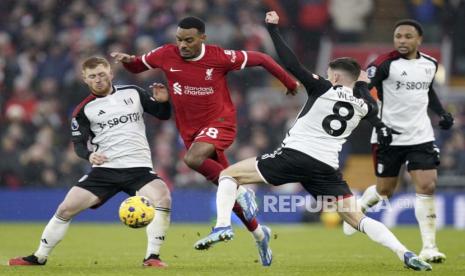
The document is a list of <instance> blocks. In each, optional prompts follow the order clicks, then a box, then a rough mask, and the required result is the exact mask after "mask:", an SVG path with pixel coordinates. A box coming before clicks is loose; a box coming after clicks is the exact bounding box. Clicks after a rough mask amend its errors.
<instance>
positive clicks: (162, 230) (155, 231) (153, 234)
mask: <svg viewBox="0 0 465 276" xmlns="http://www.w3.org/2000/svg"><path fill="white" fill-rule="evenodd" d="M170 214H171V209H169V208H163V207H155V217H154V218H153V221H152V222H151V223H150V224H149V225H147V229H146V231H147V240H148V242H147V253H146V254H145V258H146V259H147V258H148V257H149V256H150V255H152V254H155V255H160V247H161V246H162V244H163V242H164V241H165V236H166V231H168V227H169V226H170V221H171V219H170Z"/></svg>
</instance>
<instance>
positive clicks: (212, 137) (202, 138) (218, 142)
mask: <svg viewBox="0 0 465 276" xmlns="http://www.w3.org/2000/svg"><path fill="white" fill-rule="evenodd" d="M234 138H236V126H235V124H231V123H225V122H211V123H210V124H208V125H206V126H205V127H203V128H201V129H200V130H199V131H198V132H197V133H196V134H194V135H193V136H192V137H190V138H189V139H184V144H185V145H186V148H187V149H188V148H190V146H191V145H192V143H194V142H204V143H209V144H212V145H214V146H215V149H216V151H225V150H226V149H227V148H229V146H231V144H232V143H233V142H234Z"/></svg>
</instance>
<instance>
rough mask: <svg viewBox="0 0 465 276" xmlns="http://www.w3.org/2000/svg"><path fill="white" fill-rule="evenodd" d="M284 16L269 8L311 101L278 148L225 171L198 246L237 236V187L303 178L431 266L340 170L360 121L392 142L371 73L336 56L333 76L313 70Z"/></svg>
mask: <svg viewBox="0 0 465 276" xmlns="http://www.w3.org/2000/svg"><path fill="white" fill-rule="evenodd" d="M278 20H279V17H278V15H277V14H276V13H275V12H269V13H267V15H266V22H267V23H268V24H267V27H268V30H269V32H270V35H271V38H272V40H273V43H274V45H275V47H276V50H277V52H278V55H279V57H280V58H281V60H282V61H283V63H284V65H285V66H286V68H287V69H288V70H289V71H290V72H291V73H292V74H293V75H294V76H295V77H296V78H297V79H298V80H299V81H300V82H301V83H302V85H303V86H304V87H305V89H306V91H307V94H308V100H307V102H306V103H305V105H304V106H303V108H302V110H301V111H300V113H299V115H298V117H297V119H296V121H295V122H294V125H293V126H292V127H291V129H290V130H289V131H288V134H287V136H286V138H285V139H284V141H283V143H282V147H280V148H278V149H277V150H276V151H274V152H273V153H269V154H264V155H262V156H259V157H257V158H250V159H246V160H244V161H241V162H239V163H236V164H234V165H232V166H230V167H229V168H227V169H226V170H224V171H223V172H222V173H221V176H220V181H219V182H220V183H219V187H218V192H217V198H216V200H217V201H216V204H217V212H218V217H217V222H216V226H215V227H214V228H213V230H212V232H211V233H210V234H209V235H208V236H207V237H205V238H203V239H201V240H199V241H197V243H196V244H195V248H196V249H199V250H203V249H205V248H207V247H208V245H209V244H213V243H217V242H220V241H224V240H230V239H232V237H233V236H234V232H233V230H232V228H231V209H232V206H233V203H234V199H235V197H236V193H237V186H240V185H243V184H250V183H269V184H272V185H282V184H285V183H290V182H300V183H301V184H302V186H303V187H304V188H305V189H306V190H307V191H308V192H309V193H310V194H311V195H313V196H314V197H319V196H326V197H332V198H333V200H338V207H342V208H338V210H337V211H338V213H339V214H340V216H341V217H342V218H343V219H344V221H346V222H347V223H349V224H350V225H352V226H353V227H355V228H356V229H357V230H359V231H360V232H363V233H366V234H367V235H368V237H369V238H370V239H372V240H373V241H375V242H377V243H379V244H382V245H384V246H386V247H388V248H389V249H391V250H392V251H394V252H395V253H396V255H397V256H398V257H399V258H400V260H401V261H403V262H404V263H405V265H406V266H408V267H409V268H412V269H415V270H431V266H430V265H429V264H428V263H426V262H424V261H421V260H420V259H419V258H418V257H417V256H416V255H415V254H414V253H412V252H411V251H409V250H407V248H405V246H404V245H402V244H401V243H400V242H399V241H398V240H397V238H396V237H395V236H394V235H393V234H392V233H391V231H389V229H387V228H386V226H384V225H383V224H382V223H380V222H378V221H376V220H373V219H371V218H369V217H366V216H365V215H363V213H362V212H361V211H359V210H357V208H355V199H354V197H353V196H352V193H351V191H350V189H349V186H348V185H347V183H346V182H345V181H344V180H343V178H342V175H341V173H340V172H339V160H338V153H339V151H340V150H341V148H342V145H343V144H344V142H345V141H346V138H347V137H348V136H349V135H350V134H351V133H352V131H353V130H354V129H355V127H357V125H358V124H359V122H360V120H362V119H364V118H366V119H367V120H369V121H370V123H372V124H373V125H374V126H375V127H376V129H377V133H378V138H379V139H380V142H382V143H384V144H389V143H390V142H391V140H392V132H393V130H392V129H390V128H387V127H386V126H385V125H384V124H383V123H382V122H381V121H380V120H379V119H378V118H377V106H376V103H375V102H374V100H373V99H372V98H371V97H370V95H369V91H368V85H367V83H366V82H367V81H368V78H367V76H366V73H365V72H362V74H360V73H361V71H360V65H359V64H358V63H357V62H356V61H355V60H354V59H351V58H339V59H335V60H333V61H331V62H330V63H329V69H328V80H326V79H323V78H322V77H320V76H318V75H316V74H313V73H311V72H309V71H308V70H307V69H306V68H305V67H303V66H302V64H301V63H300V62H299V61H298V59H297V57H296V56H295V54H294V53H293V52H292V50H291V49H290V48H289V47H288V46H287V45H286V43H285V42H284V40H283V39H282V37H281V36H280V34H279V32H278V28H277V24H278ZM357 80H358V81H357Z"/></svg>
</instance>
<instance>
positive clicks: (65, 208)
mask: <svg viewBox="0 0 465 276" xmlns="http://www.w3.org/2000/svg"><path fill="white" fill-rule="evenodd" d="M80 211H81V210H80V209H79V208H76V207H73V206H71V205H69V204H67V203H64V202H62V203H61V204H60V205H59V206H58V208H57V211H56V214H57V215H58V216H59V217H61V218H64V219H72V218H73V217H74V216H76V215H77V214H78V213H79V212H80Z"/></svg>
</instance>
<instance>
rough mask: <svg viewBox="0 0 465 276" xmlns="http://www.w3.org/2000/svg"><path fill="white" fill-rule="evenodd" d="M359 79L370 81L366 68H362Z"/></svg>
mask: <svg viewBox="0 0 465 276" xmlns="http://www.w3.org/2000/svg"><path fill="white" fill-rule="evenodd" d="M357 81H364V82H366V83H370V79H369V78H368V73H367V72H366V71H364V70H361V71H360V75H359V77H358V80H357Z"/></svg>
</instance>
